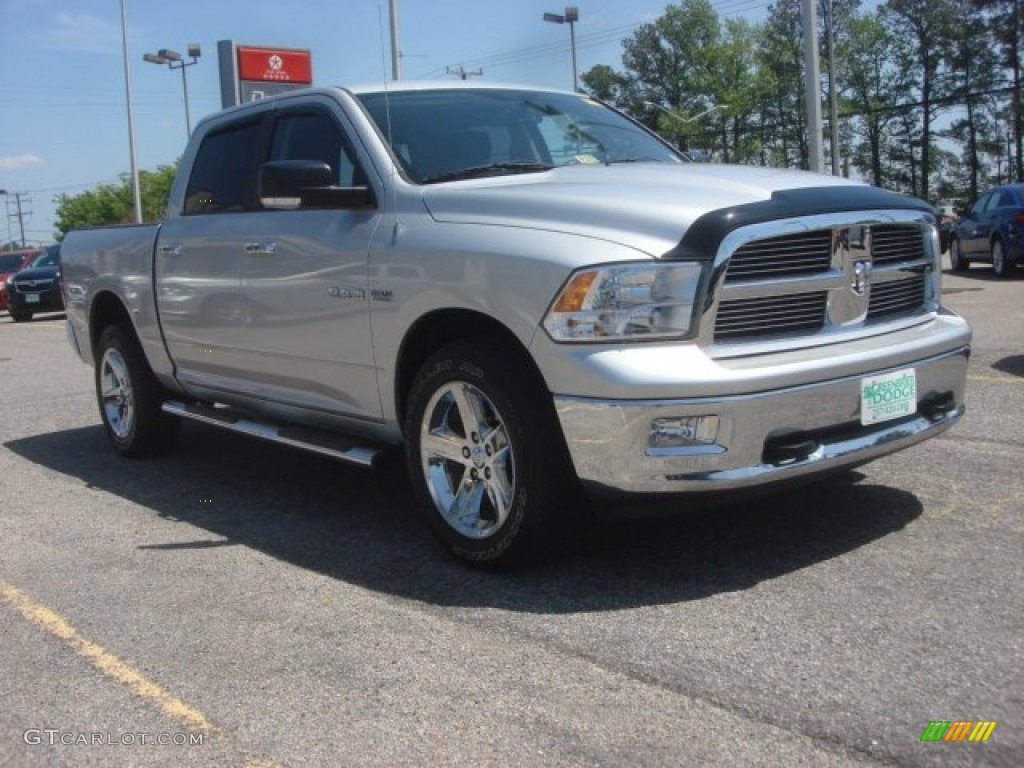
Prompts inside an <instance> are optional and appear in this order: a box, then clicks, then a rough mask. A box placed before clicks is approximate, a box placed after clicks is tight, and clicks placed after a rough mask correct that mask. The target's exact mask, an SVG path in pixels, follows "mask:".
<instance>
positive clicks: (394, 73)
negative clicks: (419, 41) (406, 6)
mask: <svg viewBox="0 0 1024 768" xmlns="http://www.w3.org/2000/svg"><path fill="white" fill-rule="evenodd" d="M388 10H389V11H390V15H391V79H392V80H401V79H402V49H401V46H400V44H399V42H398V0H391V2H390V5H389V8H388Z"/></svg>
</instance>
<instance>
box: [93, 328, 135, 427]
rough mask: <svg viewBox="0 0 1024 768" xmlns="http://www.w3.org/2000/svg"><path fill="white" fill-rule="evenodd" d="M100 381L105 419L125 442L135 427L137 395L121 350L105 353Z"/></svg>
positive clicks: (108, 350)
mask: <svg viewBox="0 0 1024 768" xmlns="http://www.w3.org/2000/svg"><path fill="white" fill-rule="evenodd" d="M99 380H100V402H101V407H102V408H103V416H104V419H105V420H106V422H107V424H108V425H109V426H110V430H111V432H113V433H114V436H115V437H117V438H118V439H119V440H124V439H126V438H127V437H128V436H129V435H130V434H131V431H132V428H133V427H134V426H135V395H134V393H133V392H132V381H131V376H130V375H129V374H128V365H127V363H125V360H124V356H123V355H122V354H121V352H120V350H118V349H115V348H113V347H111V348H108V349H107V350H106V351H105V352H104V353H103V359H102V360H101V361H100V372H99Z"/></svg>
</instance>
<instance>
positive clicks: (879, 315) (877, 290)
mask: <svg viewBox="0 0 1024 768" xmlns="http://www.w3.org/2000/svg"><path fill="white" fill-rule="evenodd" d="M925 280H926V278H925V276H924V275H915V276H914V277H908V278H905V279H902V280H892V281H890V282H888V283H876V284H875V285H873V286H871V299H870V301H869V302H868V318H867V319H868V322H873V321H877V320H884V319H887V318H891V317H898V316H900V315H908V314H913V313H914V312H917V311H919V310H920V309H921V305H922V304H924V300H925V288H926V286H925Z"/></svg>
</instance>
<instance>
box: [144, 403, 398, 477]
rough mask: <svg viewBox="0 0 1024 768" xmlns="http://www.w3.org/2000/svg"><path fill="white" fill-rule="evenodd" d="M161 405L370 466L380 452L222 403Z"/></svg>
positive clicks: (190, 416)
mask: <svg viewBox="0 0 1024 768" xmlns="http://www.w3.org/2000/svg"><path fill="white" fill-rule="evenodd" d="M161 408H162V410H163V411H164V412H165V413H170V414H173V415H174V416H180V417H181V418H183V419H192V420H193V421H199V422H202V423H203V424H211V425H213V426H215V427H220V428H221V429H227V430H230V431H232V432H239V433H241V434H243V435H249V436H251V437H258V438H260V439H262V440H270V441H271V442H274V443H280V444H282V445H290V446H292V447H293V448H301V449H303V450H305V451H312V452H313V453H319V454H322V455H324V456H330V457H331V458H334V459H340V460H341V461H345V462H348V463H349V464H357V465H359V466H361V467H367V468H369V467H372V466H373V462H374V460H375V459H376V458H377V457H378V456H380V455H381V450H380V449H379V448H372V447H369V446H365V445H357V444H355V443H353V442H352V441H350V440H347V439H345V438H344V437H342V436H341V435H337V434H335V433H333V432H328V431H326V430H322V429H316V428H313V427H303V426H297V425H294V424H284V423H277V422H274V421H270V420H266V419H260V420H256V419H254V418H253V417H252V416H251V415H249V414H247V413H242V412H239V411H235V410H233V409H232V408H229V407H226V406H211V405H197V404H194V403H180V402H178V401H176V400H167V401H165V402H164V403H163V405H162V406H161Z"/></svg>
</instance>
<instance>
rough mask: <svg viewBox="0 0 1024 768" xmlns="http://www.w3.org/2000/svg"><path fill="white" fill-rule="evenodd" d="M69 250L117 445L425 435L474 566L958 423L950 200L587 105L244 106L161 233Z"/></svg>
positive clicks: (381, 89) (403, 88)
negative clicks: (192, 428)
mask: <svg viewBox="0 0 1024 768" xmlns="http://www.w3.org/2000/svg"><path fill="white" fill-rule="evenodd" d="M62 262H63V267H62V269H63V281H64V283H63V289H64V292H65V300H66V305H67V313H68V337H69V340H70V343H71V344H72V346H73V347H74V348H75V350H76V351H77V352H78V354H79V355H80V356H81V357H82V359H83V360H84V361H85V362H87V363H89V364H91V365H93V366H94V367H95V379H96V394H97V399H98V401H99V410H100V416H101V418H102V421H103V424H104V426H105V428H106V432H107V433H108V435H109V437H110V439H111V440H112V441H113V445H114V446H115V447H116V448H117V450H118V451H120V452H121V453H123V454H125V455H128V456H143V455H149V454H154V453H157V452H160V451H162V450H165V449H166V448H168V447H169V445H170V444H171V443H172V441H173V439H174V437H175V434H176V431H177V426H178V424H179V423H180V420H181V419H183V418H188V419H196V420H199V421H202V422H206V423H208V424H212V425H216V426H219V427H224V428H227V429H232V430H237V431H241V432H245V433H248V434H251V435H254V436H257V437H261V438H266V439H271V440H276V441H279V442H283V443H286V444H289V445H294V446H298V447H302V448H306V449H310V450H314V451H319V452H322V453H326V454H329V455H332V456H336V457H338V458H340V459H343V460H346V461H350V462H356V463H359V464H364V465H371V464H372V463H373V461H374V459H375V457H377V456H378V455H380V454H381V452H383V451H388V450H390V449H401V450H404V452H405V456H406V460H407V463H408V470H409V473H410V476H411V481H412V486H413V489H414V492H415V495H416V497H417V501H418V503H419V505H420V506H421V507H422V509H423V512H424V514H425V517H426V519H427V521H428V522H429V524H430V525H431V527H432V528H433V530H434V532H435V533H436V534H437V535H438V537H439V538H440V539H441V540H442V541H443V542H444V543H445V544H446V545H447V546H448V548H449V549H450V550H451V551H452V552H454V554H455V555H456V556H458V557H460V558H462V559H464V560H466V561H471V562H474V563H479V564H492V565H493V564H505V563H508V562H511V561H513V560H516V559H518V558H521V557H524V556H526V555H528V554H534V553H536V551H537V550H538V549H539V548H543V547H545V546H548V545H550V544H552V543H554V542H558V541H565V538H564V537H565V536H567V535H571V534H572V533H573V531H575V530H578V529H577V528H576V525H577V523H576V521H575V516H576V515H577V514H578V513H579V511H580V510H581V509H582V508H583V505H584V504H585V502H586V501H589V500H592V499H593V498H594V496H595V495H597V496H625V497H627V498H638V497H639V498H650V497H651V496H653V495H656V496H658V497H659V498H660V497H661V496H664V495H666V494H680V495H683V497H685V495H686V494H699V495H701V496H704V495H706V494H722V493H724V492H731V491H737V490H740V491H745V490H748V489H755V488H756V489H760V488H768V487H770V486H772V485H773V484H776V483H778V482H782V481H789V480H792V479H797V478H808V477H814V476H819V475H821V474H822V473H826V472H828V471H832V470H837V469H842V468H848V467H852V466H855V465H858V464H861V463H863V462H866V461H869V460H872V459H876V458H878V457H880V456H884V455H886V454H889V453H892V452H893V451H896V450H899V449H901V448H905V447H907V446H910V445H913V444H914V443H917V442H919V441H921V440H924V439H926V438H928V437H930V436H933V435H936V434H939V433H940V432H942V431H943V430H945V429H947V428H949V427H950V426H952V425H953V424H954V423H956V421H957V420H958V419H959V418H960V417H961V416H962V414H963V412H964V389H965V380H966V371H967V358H968V354H969V344H970V329H969V328H968V326H967V324H966V323H965V322H964V321H963V320H962V319H961V318H959V317H957V316H956V315H954V314H953V313H951V312H949V311H948V310H946V309H944V308H943V307H942V306H941V304H940V272H941V269H940V254H939V239H938V234H937V230H936V223H935V219H934V216H933V213H932V209H931V208H930V207H929V206H927V205H925V204H923V203H921V202H919V201H916V200H913V199H910V198H907V197H903V196H900V195H896V194H892V193H888V192H885V191H882V190H879V189H876V188H873V187H870V186H866V185H862V184H857V183H853V182H850V181H848V180H844V179H838V178H833V177H827V176H820V175H815V174H809V173H803V172H794V171H785V170H775V169H771V168H756V167H733V166H725V165H703V164H692V163H688V162H686V160H685V158H684V157H683V156H681V155H680V153H678V152H677V151H676V150H675V149H673V148H672V147H671V146H669V145H667V144H666V143H664V142H663V141H662V140H661V139H659V138H658V137H657V136H655V135H653V134H651V133H649V132H648V131H646V130H645V129H643V128H642V127H641V126H640V125H638V124H637V123H636V122H634V121H633V120H631V119H630V118H629V117H628V116H626V115H624V114H621V113H619V112H617V111H615V110H612V109H610V108H608V107H606V106H604V105H602V104H599V103H598V102H596V101H594V100H592V99H589V98H587V97H585V96H581V95H578V94H572V93H564V92H558V91H549V90H543V89H536V88H528V87H510V86H496V85H480V84H477V83H472V84H468V83H467V84H452V83H429V84H424V83H416V84H392V85H388V86H384V85H379V86H374V87H353V88H325V89H317V90H309V91H301V92H295V93H293V94H291V95H285V96H282V97H277V98H272V99H267V100H265V101H260V102H256V103H252V104H248V105H245V106H242V107H238V108H235V109H232V110H229V111H226V112H224V113H221V114H218V115H215V116H212V117H209V118H207V119H205V120H204V121H203V122H202V123H201V124H200V125H199V126H198V127H197V129H196V131H195V134H194V136H193V138H192V141H191V143H190V144H189V146H188V148H187V149H186V151H185V153H184V156H183V157H182V160H181V167H180V171H179V174H178V176H177V180H176V181H175V184H174V188H173V190H172V193H171V199H170V203H169V206H168V213H167V217H166V220H165V221H164V222H163V223H162V224H159V225H155V226H128V227H112V228H103V229H94V230H83V231H75V232H71V233H69V234H68V236H67V238H66V239H65V241H64V244H63V251H62ZM605 506H607V505H605Z"/></svg>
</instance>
